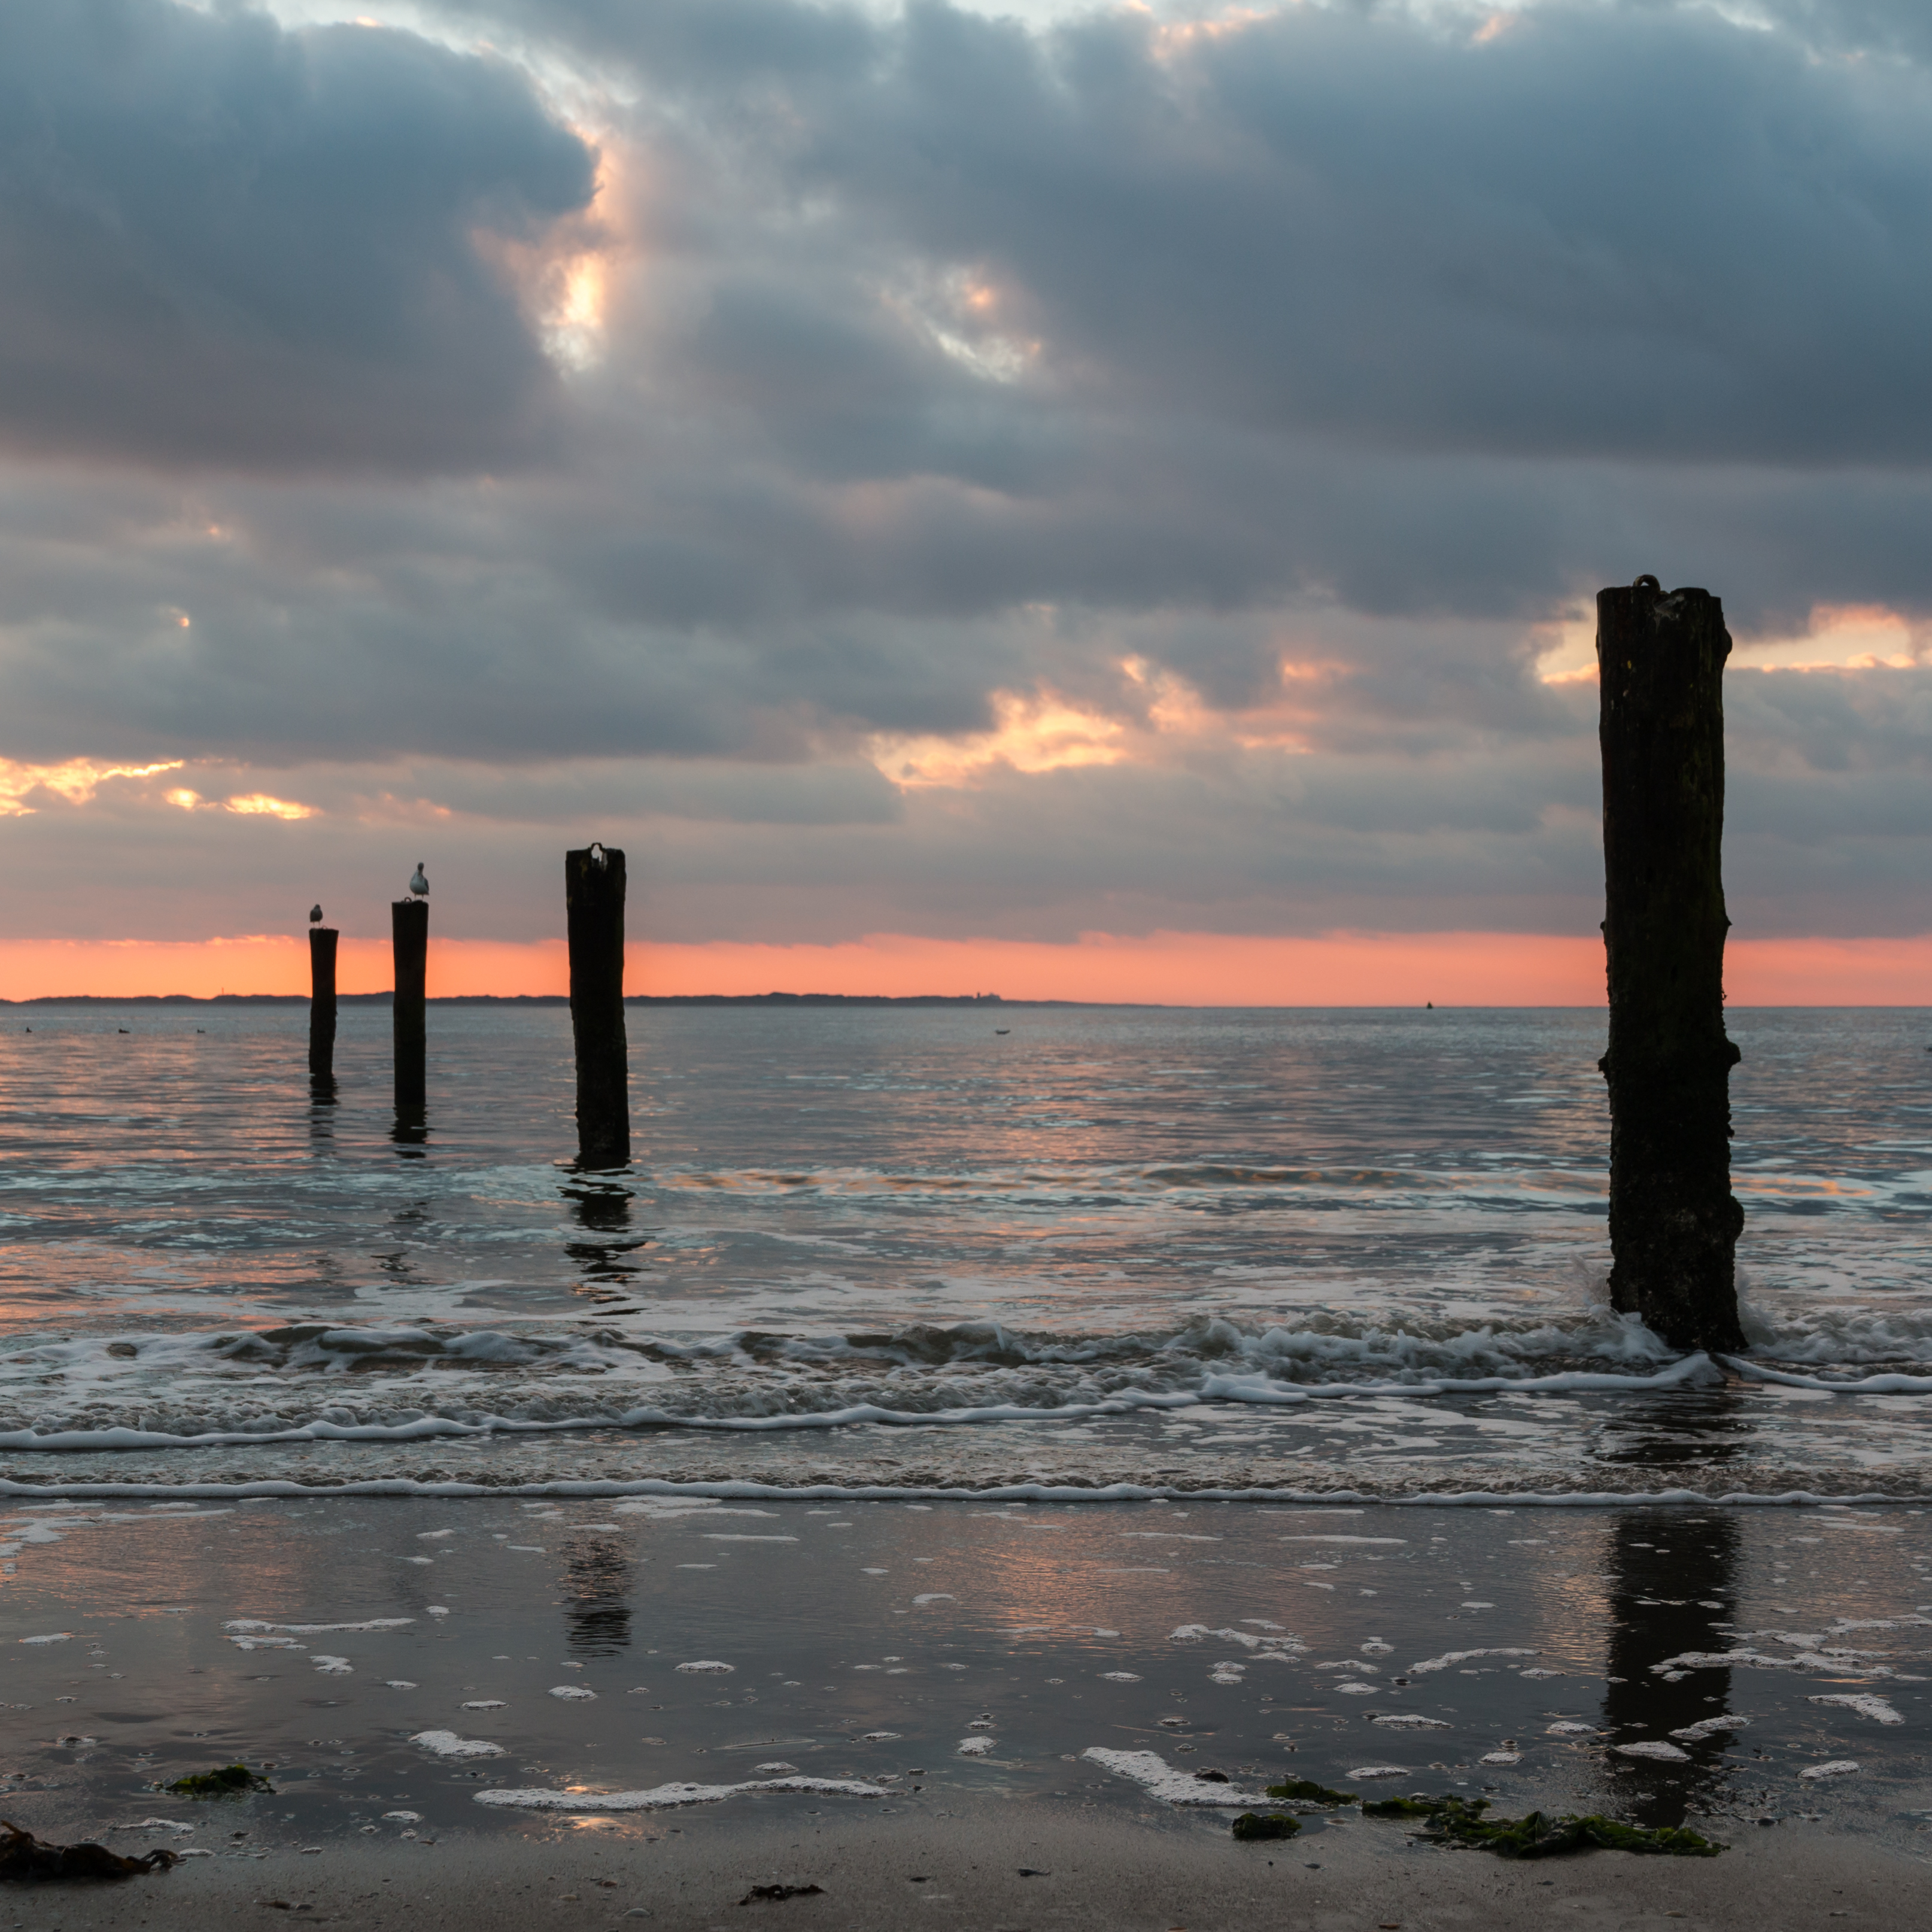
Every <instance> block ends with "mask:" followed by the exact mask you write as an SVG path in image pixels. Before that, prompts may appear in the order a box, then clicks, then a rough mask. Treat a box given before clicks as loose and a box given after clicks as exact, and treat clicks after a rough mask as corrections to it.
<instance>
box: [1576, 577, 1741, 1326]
mask: <svg viewBox="0 0 1932 1932" xmlns="http://www.w3.org/2000/svg"><path fill="white" fill-rule="evenodd" d="M1730 649H1731V639H1730V633H1729V632H1728V631H1727V630H1726V629H1725V628H1724V606H1723V604H1721V603H1720V602H1719V601H1718V599H1717V598H1715V597H1713V596H1712V595H1711V594H1710V592H1709V591H1707V590H1677V591H1673V592H1671V593H1670V595H1665V594H1664V591H1663V590H1662V589H1661V587H1660V586H1659V585H1658V580H1657V579H1656V578H1655V577H1639V578H1638V579H1637V581H1636V583H1634V584H1632V585H1631V586H1630V587H1629V588H1628V589H1610V590H1603V591H1600V592H1598V595H1597V667H1598V673H1599V674H1600V677H1601V702H1602V707H1603V708H1602V713H1601V726H1600V729H1599V736H1600V738H1601V742H1602V746H1603V755H1604V913H1605V917H1604V952H1605V954H1606V956H1607V962H1608V965H1609V971H1610V1050H1609V1052H1607V1053H1606V1054H1605V1055H1604V1058H1602V1060H1601V1061H1599V1062H1598V1065H1599V1066H1600V1067H1601V1068H1602V1070H1603V1072H1604V1076H1605V1077H1606V1079H1607V1080H1608V1082H1609V1083H1610V1253H1611V1257H1612V1267H1611V1270H1610V1301H1611V1304H1612V1305H1613V1307H1616V1308H1618V1309H1619V1310H1624V1311H1625V1312H1630V1311H1634V1312H1635V1313H1637V1314H1639V1315H1641V1316H1643V1319H1644V1321H1645V1322H1646V1324H1647V1325H1649V1327H1650V1328H1652V1329H1653V1330H1655V1331H1656V1333H1657V1334H1659V1335H1661V1336H1662V1337H1663V1338H1664V1340H1666V1341H1667V1342H1668V1343H1670V1344H1671V1345H1672V1346H1673V1347H1675V1348H1679V1349H1742V1348H1743V1347H1744V1346H1745V1338H1744V1332H1743V1331H1742V1329H1741V1328H1739V1325H1738V1295H1737V1283H1736V1274H1735V1261H1736V1247H1737V1238H1738V1236H1739V1234H1740V1232H1742V1230H1743V1228H1744V1223H1745V1216H1744V1210H1743V1209H1742V1208H1740V1207H1739V1205H1738V1203H1737V1202H1736V1199H1733V1196H1732V1193H1731V1145H1730V1136H1731V1102H1730V1073H1731V1069H1732V1068H1733V1067H1734V1066H1736V1064H1737V1062H1738V1060H1739V1052H1738V1049H1737V1048H1736V1046H1733V1044H1732V1043H1731V1042H1730V1040H1729V1039H1728V1038H1727V1037H1726V1036H1725V1033H1724V935H1725V933H1726V932H1727V930H1728V929H1729V928H1730V919H1728V918H1727V917H1726V916H1725V913H1724V873H1723V867H1722V856H1723V852H1722V848H1723V844H1724V660H1725V658H1727V657H1728V656H1729V655H1730Z"/></svg>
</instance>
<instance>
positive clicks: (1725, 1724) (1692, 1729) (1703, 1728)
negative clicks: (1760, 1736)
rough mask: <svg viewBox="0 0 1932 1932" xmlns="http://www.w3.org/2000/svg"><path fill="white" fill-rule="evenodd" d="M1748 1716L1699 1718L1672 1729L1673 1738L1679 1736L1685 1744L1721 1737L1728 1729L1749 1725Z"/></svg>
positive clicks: (1740, 1728) (1743, 1727)
mask: <svg viewBox="0 0 1932 1932" xmlns="http://www.w3.org/2000/svg"><path fill="white" fill-rule="evenodd" d="M1750 1724H1751V1720H1750V1718H1700V1719H1699V1720H1698V1721H1697V1723H1696V1724H1686V1725H1685V1727H1684V1728H1683V1729H1682V1730H1681V1731H1673V1732H1672V1733H1671V1734H1670V1735H1671V1736H1673V1738H1681V1739H1683V1740H1684V1742H1685V1743H1686V1744H1701V1743H1702V1742H1703V1740H1704V1739H1706V1738H1716V1737H1722V1736H1724V1734H1725V1733H1727V1732H1728V1731H1742V1730H1748V1728H1749V1727H1750Z"/></svg>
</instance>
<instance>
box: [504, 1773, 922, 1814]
mask: <svg viewBox="0 0 1932 1932" xmlns="http://www.w3.org/2000/svg"><path fill="white" fill-rule="evenodd" d="M748 1791H808V1792H816V1793H820V1795H822V1796H827V1797H843V1798H889V1797H890V1796H892V1793H891V1792H890V1790H888V1789H887V1787H886V1786H884V1785H883V1784H866V1783H865V1782H864V1781H862V1780H861V1779H858V1778H750V1779H748V1780H747V1781H745V1783H744V1784H660V1785H657V1786H655V1787H653V1788H652V1790H649V1791H541V1790H535V1791H502V1790H494V1791H479V1792H478V1793H475V1799H476V1802H477V1803H478V1804H479V1805H498V1806H501V1807H502V1808H504V1809H505V1810H506V1811H669V1810H671V1809H672V1808H674V1807H676V1806H677V1805H715V1804H717V1803H718V1802H720V1800H721V1799H726V1798H736V1797H738V1796H741V1795H742V1793H745V1792H748Z"/></svg>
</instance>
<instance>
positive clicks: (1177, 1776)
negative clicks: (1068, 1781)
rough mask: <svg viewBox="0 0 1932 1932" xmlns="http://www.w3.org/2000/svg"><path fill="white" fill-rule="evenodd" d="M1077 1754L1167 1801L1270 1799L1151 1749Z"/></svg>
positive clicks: (1218, 1804)
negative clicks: (1184, 1767) (1200, 1774)
mask: <svg viewBox="0 0 1932 1932" xmlns="http://www.w3.org/2000/svg"><path fill="white" fill-rule="evenodd" d="M982 1742H983V1741H982ZM1080 1755H1081V1756H1082V1757H1083V1758H1085V1759H1086V1760H1088V1763H1091V1764H1097V1765H1098V1766H1100V1769H1102V1770H1103V1771H1111V1772H1112V1773H1113V1774H1114V1775H1115V1777H1116V1778H1131V1779H1132V1780H1133V1782H1134V1783H1135V1784H1138V1785H1139V1786H1141V1787H1142V1789H1143V1790H1147V1791H1148V1792H1151V1793H1152V1794H1153V1795H1154V1796H1155V1797H1157V1798H1159V1799H1164V1800H1165V1801H1166V1802H1167V1803H1168V1804H1169V1805H1187V1806H1199V1807H1201V1808H1205V1809H1208V1810H1218V1809H1220V1808H1223V1807H1226V1806H1233V1805H1244V1806H1247V1805H1267V1804H1269V1803H1271V1800H1270V1799H1269V1798H1268V1796H1267V1794H1266V1793H1263V1792H1258V1791H1237V1790H1235V1787H1233V1786H1232V1784H1208V1783H1207V1782H1205V1781H1203V1780H1202V1779H1200V1778H1196V1777H1195V1776H1194V1775H1193V1773H1192V1772H1185V1771H1176V1770H1175V1769H1174V1767H1173V1766H1172V1765H1171V1764H1169V1763H1168V1762H1167V1760H1166V1759H1165V1758H1163V1757H1161V1756H1160V1754H1159V1753H1157V1752H1155V1751H1106V1750H1103V1748H1101V1747H1100V1746H1099V1745H1093V1746H1091V1747H1090V1748H1088V1749H1087V1750H1085V1751H1082V1753H1081V1754H1080Z"/></svg>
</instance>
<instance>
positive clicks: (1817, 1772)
mask: <svg viewBox="0 0 1932 1932" xmlns="http://www.w3.org/2000/svg"><path fill="white" fill-rule="evenodd" d="M1857 1769H1858V1766H1857V1765H1856V1764H1855V1763H1853V1762H1852V1760H1851V1759H1849V1758H1848V1757H1835V1758H1834V1759H1832V1761H1831V1763H1829V1764H1808V1765H1807V1766H1805V1769H1803V1770H1802V1771H1801V1772H1799V1774H1798V1775H1799V1777H1800V1778H1843V1777H1845V1776H1846V1775H1848V1774H1849V1773H1850V1772H1855V1771H1856V1770H1857Z"/></svg>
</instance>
